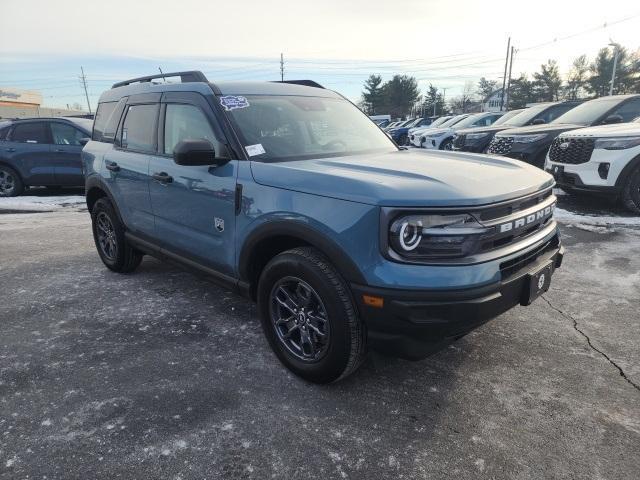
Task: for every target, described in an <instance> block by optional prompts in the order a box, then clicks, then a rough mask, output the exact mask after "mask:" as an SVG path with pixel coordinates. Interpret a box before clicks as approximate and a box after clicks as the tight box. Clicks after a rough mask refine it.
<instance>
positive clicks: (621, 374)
mask: <svg viewBox="0 0 640 480" xmlns="http://www.w3.org/2000/svg"><path fill="white" fill-rule="evenodd" d="M540 298H542V299H543V300H544V301H545V302H547V305H549V306H550V307H551V308H552V309H554V310H555V311H556V312H558V313H559V314H560V315H562V316H563V317H565V318H568V319H569V320H571V321H572V322H573V329H574V330H575V331H576V332H578V333H579V334H580V335H582V336H583V337H584V338H585V339H586V340H587V344H588V345H589V347H590V348H591V349H592V350H594V351H596V352H598V353H599V354H600V355H602V356H603V357H604V358H605V359H606V360H607V361H608V362H609V363H610V364H611V365H613V366H614V367H615V368H616V369H617V370H618V372H620V376H621V377H622V378H624V379H625V380H626V381H627V382H628V383H629V385H631V386H632V387H633V388H635V389H636V390H638V391H640V385H638V384H636V383H634V382H633V380H631V379H630V378H629V377H627V374H626V373H624V370H623V369H622V367H620V365H618V364H617V363H616V362H614V361H613V360H612V359H611V358H610V357H609V355H607V354H606V353H604V352H603V351H602V350H600V349H598V347H596V346H595V345H594V344H593V343H591V339H590V338H589V335H587V334H586V333H584V332H583V331H582V330H580V328H579V327H578V321H577V320H576V319H575V318H573V317H572V316H571V315H569V314H568V313H566V312H564V311H563V310H561V309H559V308H558V307H556V306H555V305H553V304H552V303H551V302H550V301H549V300H548V299H547V297H545V296H544V295H540Z"/></svg>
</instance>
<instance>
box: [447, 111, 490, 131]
mask: <svg viewBox="0 0 640 480" xmlns="http://www.w3.org/2000/svg"><path fill="white" fill-rule="evenodd" d="M484 116H486V114H485V113H477V114H476V115H469V116H468V117H467V118H463V119H462V120H460V121H459V122H458V123H456V124H455V126H456V128H458V127H460V128H465V127H468V126H470V125H473V124H474V123H475V122H477V121H478V120H480V119H481V118H482V117H484Z"/></svg>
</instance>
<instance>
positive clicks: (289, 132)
mask: <svg viewBox="0 0 640 480" xmlns="http://www.w3.org/2000/svg"><path fill="white" fill-rule="evenodd" d="M225 98H232V100H233V101H231V100H230V101H229V105H227V106H225V103H223V102H224V99H225ZM221 103H222V105H223V106H225V109H226V110H227V112H226V113H227V115H228V116H229V117H230V119H231V121H232V122H233V123H235V126H236V130H237V131H238V133H239V136H240V137H241V138H240V140H241V141H242V144H243V145H244V148H245V150H246V152H247V155H249V157H252V160H258V161H264V162H273V161H281V160H302V159H312V158H322V157H329V156H344V155H356V154H360V153H370V152H383V151H396V150H397V147H396V146H395V145H394V144H393V142H392V141H391V139H389V137H388V136H387V135H386V134H385V133H384V132H382V131H381V130H380V129H379V128H377V127H376V126H375V125H374V124H373V123H372V122H371V121H370V120H369V118H368V117H367V116H366V115H365V114H364V113H362V112H361V111H360V110H358V108H356V107H355V106H353V105H352V104H351V103H349V102H348V101H346V100H343V99H337V98H324V97H303V96H293V95H289V96H267V95H247V96H242V97H240V96H233V97H232V96H225V97H221Z"/></svg>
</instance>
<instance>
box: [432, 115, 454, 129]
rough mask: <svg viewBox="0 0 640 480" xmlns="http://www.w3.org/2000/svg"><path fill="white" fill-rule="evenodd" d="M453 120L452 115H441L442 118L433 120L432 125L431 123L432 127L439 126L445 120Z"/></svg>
mask: <svg viewBox="0 0 640 480" xmlns="http://www.w3.org/2000/svg"><path fill="white" fill-rule="evenodd" d="M449 120H451V117H440V118H436V119H435V120H434V121H433V122H431V125H429V126H430V127H439V126H440V125H442V124H443V123H444V122H447V121H449Z"/></svg>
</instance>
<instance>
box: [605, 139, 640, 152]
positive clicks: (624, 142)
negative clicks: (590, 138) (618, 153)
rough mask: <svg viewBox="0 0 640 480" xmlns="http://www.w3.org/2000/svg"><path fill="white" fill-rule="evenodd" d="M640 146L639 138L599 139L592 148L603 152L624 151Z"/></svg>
mask: <svg viewBox="0 0 640 480" xmlns="http://www.w3.org/2000/svg"><path fill="white" fill-rule="evenodd" d="M638 145H640V137H618V138H599V139H597V140H596V143H595V146H594V148H599V149H603V150H624V149H625V148H633V147H637V146H638Z"/></svg>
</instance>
